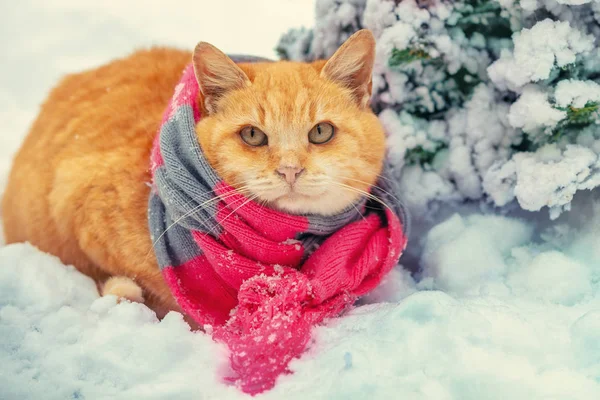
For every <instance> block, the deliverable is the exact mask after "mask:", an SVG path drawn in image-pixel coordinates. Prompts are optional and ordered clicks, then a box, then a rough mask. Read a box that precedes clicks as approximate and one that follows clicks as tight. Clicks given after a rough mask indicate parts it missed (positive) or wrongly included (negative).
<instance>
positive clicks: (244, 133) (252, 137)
mask: <svg viewBox="0 0 600 400" xmlns="http://www.w3.org/2000/svg"><path fill="white" fill-rule="evenodd" d="M240 137H241V138H242V140H243V141H244V142H246V143H247V144H249V145H250V146H264V145H266V144H267V143H268V141H269V139H268V138H267V135H266V134H265V133H264V132H263V131H261V130H260V129H258V128H257V127H255V126H247V127H245V128H244V129H242V130H241V131H240Z"/></svg>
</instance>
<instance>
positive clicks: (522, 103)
mask: <svg viewBox="0 0 600 400" xmlns="http://www.w3.org/2000/svg"><path fill="white" fill-rule="evenodd" d="M566 116H567V113H566V112H564V111H560V110H557V109H556V108H554V107H552V104H550V102H549V101H548V95H547V94H546V93H544V92H543V91H542V90H541V89H540V88H539V87H538V86H536V85H527V86H525V87H524V88H523V92H522V93H521V96H520V97H519V99H518V100H517V101H516V102H514V103H513V105H512V106H510V111H509V112H508V121H509V122H510V124H511V125H512V126H513V127H515V128H521V129H523V131H524V132H527V133H532V132H535V131H536V130H538V129H540V128H553V127H555V126H556V124H557V123H558V122H559V121H560V120H562V119H564V118H565V117H566Z"/></svg>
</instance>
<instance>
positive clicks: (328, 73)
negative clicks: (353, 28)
mask: <svg viewBox="0 0 600 400" xmlns="http://www.w3.org/2000/svg"><path fill="white" fill-rule="evenodd" d="M374 61H375V38H374V37H373V34H372V33H371V31H369V30H367V29H362V30H360V31H358V32H356V33H355V34H353V35H352V36H350V37H349V38H348V40H346V41H345V42H344V44H342V46H341V47H340V48H339V49H338V50H337V51H336V52H335V54H334V55H333V56H332V57H331V58H330V59H329V61H327V63H326V64H325V66H324V67H323V69H322V70H321V76H322V77H323V78H326V79H329V80H331V81H334V82H336V83H339V84H341V85H343V86H346V87H347V88H349V89H351V90H352V92H353V93H354V96H355V98H356V101H357V102H358V103H359V105H360V106H361V107H367V106H368V105H369V100H370V98H371V87H372V77H371V76H372V74H373V63H374Z"/></svg>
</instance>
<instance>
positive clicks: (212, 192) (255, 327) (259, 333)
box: [149, 66, 406, 394]
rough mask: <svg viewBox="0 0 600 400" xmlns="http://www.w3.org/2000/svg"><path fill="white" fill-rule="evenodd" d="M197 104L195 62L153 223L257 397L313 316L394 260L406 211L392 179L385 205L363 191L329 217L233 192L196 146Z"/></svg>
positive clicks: (192, 303) (157, 169)
mask: <svg viewBox="0 0 600 400" xmlns="http://www.w3.org/2000/svg"><path fill="white" fill-rule="evenodd" d="M197 102H198V85H197V83H196V80H195V77H194V73H193V70H192V67H191V66H189V67H188V68H186V70H185V71H184V74H183V77H182V80H181V82H180V83H179V84H178V85H177V87H176V88H175V94H174V96H173V99H172V100H171V103H170V104H169V107H168V109H167V111H166V112H165V116H164V119H163V123H162V125H161V129H160V133H159V135H158V136H157V139H156V141H155V146H154V149H153V152H152V173H153V178H154V185H153V190H152V193H151V196H150V206H149V222H150V231H151V233H152V240H153V242H156V243H157V244H156V246H155V253H156V256H157V259H158V262H159V265H160V268H161V270H162V272H163V275H164V277H165V280H166V282H167V284H168V285H169V287H170V288H171V291H172V293H173V296H174V297H175V299H176V300H177V302H178V304H179V305H180V306H181V308H182V309H183V310H184V311H185V312H186V313H187V314H189V315H190V316H191V317H193V318H194V319H195V320H196V321H197V322H198V323H199V324H200V325H202V326H204V327H205V329H206V330H207V331H212V333H213V337H214V338H215V339H217V340H220V341H223V342H225V343H226V344H227V345H228V346H229V348H230V350H231V356H230V357H231V369H232V371H231V372H232V373H231V376H230V377H229V378H228V380H230V381H233V382H235V383H236V384H237V385H239V387H240V388H241V389H242V390H243V391H245V392H247V393H250V394H256V393H260V392H262V391H264V390H268V389H270V388H271V387H273V385H274V384H275V380H276V379H277V377H278V376H279V375H280V374H281V373H286V372H289V370H288V363H289V362H290V360H292V359H293V358H294V357H298V356H300V355H301V354H302V352H303V351H304V350H305V348H306V346H307V343H308V341H309V339H310V331H311V328H312V327H313V326H314V325H315V324H318V323H320V322H322V321H323V320H324V319H326V318H330V317H335V316H337V315H339V314H340V313H341V312H342V311H343V310H344V309H346V308H347V307H349V306H351V305H352V304H353V303H354V301H355V300H356V299H357V298H358V297H359V296H361V295H364V294H365V293H367V292H369V291H370V290H372V289H373V288H375V287H376V286H377V285H378V284H379V283H380V282H381V279H382V278H383V277H384V276H385V274H387V273H388V272H389V271H390V269H391V268H393V267H394V265H396V263H397V262H398V259H399V257H400V255H401V254H402V251H403V250H404V248H405V246H406V232H405V230H404V229H405V225H406V215H405V213H404V209H403V207H402V206H401V204H400V203H399V202H398V201H397V199H396V198H395V197H394V196H393V195H392V194H391V193H389V192H388V191H386V190H384V189H382V188H381V186H382V185H383V184H384V183H385V182H379V183H378V186H377V187H373V188H372V193H373V194H374V195H375V196H377V197H378V198H380V199H381V200H382V202H383V203H384V204H385V207H383V206H382V205H381V204H379V203H378V202H368V203H367V202H366V201H365V200H363V201H362V202H361V203H359V204H356V205H353V206H352V207H349V208H348V209H347V210H345V211H343V212H342V213H340V214H339V215H336V216H331V217H323V216H318V215H309V216H298V215H288V214H284V213H281V212H278V211H274V210H271V209H268V208H264V207H261V206H259V205H258V204H257V203H255V202H252V201H248V199H246V198H245V197H243V196H242V195H240V194H235V190H234V189H233V188H232V187H230V186H228V185H227V184H226V183H225V182H223V181H222V180H221V178H220V177H219V176H218V175H217V174H216V172H215V171H214V170H213V169H212V168H211V167H210V165H209V164H208V162H207V161H206V159H205V157H204V155H203V153H202V149H201V148H200V146H199V144H198V141H197V138H196V133H195V124H196V123H197V122H198V121H199V119H200V114H199V111H198V103H197ZM384 173H385V171H384ZM229 194H232V195H231V196H229ZM215 196H219V197H220V200H219V201H217V202H211V203H210V204H211V205H210V206H202V204H205V203H206V201H207V200H210V199H211V198H215ZM175 221H176V222H175ZM167 228H169V229H167ZM165 231H166V233H165V234H163V232H165Z"/></svg>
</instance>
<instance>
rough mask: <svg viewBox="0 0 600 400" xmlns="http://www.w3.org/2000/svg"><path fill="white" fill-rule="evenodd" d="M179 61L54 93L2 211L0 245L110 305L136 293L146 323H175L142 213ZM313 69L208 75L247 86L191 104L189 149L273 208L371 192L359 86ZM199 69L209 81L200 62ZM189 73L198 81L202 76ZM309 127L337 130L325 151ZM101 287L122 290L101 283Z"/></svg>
mask: <svg viewBox="0 0 600 400" xmlns="http://www.w3.org/2000/svg"><path fill="white" fill-rule="evenodd" d="M367 36H368V37H367ZM356 40H357V41H356V43H358V45H357V47H356V48H357V51H356V52H355V53H356V54H355V56H356V57H358V56H360V54H359V53H361V52H363V51H362V50H364V49H365V48H369V46H372V36H370V34H369V35H366V36H365V34H362V36H361V35H358V39H356ZM215 50H216V49H215ZM210 51H212V50H210V49H209V53H210ZM363 53H364V52H363ZM210 54H212V53H210ZM212 55H214V54H212ZM351 55H352V54H351ZM217 56H218V57H219V55H218V54H217ZM218 57H217V58H218ZM369 57H372V54H371V55H369ZM191 59H192V57H191V54H190V53H188V52H184V51H178V50H173V49H164V48H155V49H151V50H145V51H138V52H136V53H134V54H133V55H131V56H129V57H127V58H124V59H121V60H116V61H114V62H112V63H110V64H108V65H106V66H103V67H100V68H97V69H94V70H91V71H87V72H83V73H80V74H74V75H70V76H68V77H66V78H65V79H63V80H62V82H60V84H59V85H58V86H57V87H56V88H55V89H54V90H53V91H52V92H51V94H50V96H49V98H48V99H47V100H46V102H45V103H44V104H43V106H42V109H41V112H40V114H39V116H38V118H37V119H36V121H35V122H34V124H33V126H32V127H31V130H30V132H29V134H28V136H27V138H26V139H25V142H24V143H23V145H22V147H21V149H20V151H19V152H18V154H17V156H16V158H15V160H14V166H13V169H12V171H11V175H10V178H9V182H8V185H7V188H6V192H5V196H4V199H3V204H2V209H3V214H4V229H5V235H6V238H7V241H8V243H13V242H20V241H29V242H31V243H32V244H34V245H36V246H37V247H39V248H40V249H41V250H43V251H46V252H49V253H52V254H55V255H57V256H59V257H60V258H61V259H62V261H63V262H64V263H67V264H73V265H75V266H76V267H77V268H78V269H79V270H80V271H82V272H83V273H85V274H87V275H89V276H91V277H92V278H94V279H95V280H97V281H98V282H100V283H102V282H105V281H106V283H107V284H108V285H109V287H108V289H110V288H112V290H108V289H106V290H107V291H108V292H110V293H113V294H117V295H122V297H134V300H139V301H141V299H142V294H141V293H138V292H136V291H135V285H139V287H141V288H142V289H143V298H144V299H145V302H146V304H148V306H150V307H151V308H153V309H154V310H155V311H157V313H158V314H159V316H160V315H164V313H165V312H167V311H169V310H178V306H177V304H176V303H175V301H174V300H173V298H172V296H171V294H170V292H169V289H168V287H167V286H166V284H165V282H164V281H163V278H162V275H161V273H160V271H159V269H158V266H157V263H156V261H155V259H154V255H153V253H152V251H151V248H152V243H151V241H150V234H149V231H148V223H147V216H146V213H147V203H148V196H149V190H150V188H149V182H150V181H151V177H150V172H149V157H150V150H151V146H152V141H153V139H154V136H155V135H156V132H157V130H158V128H159V124H160V121H161V117H162V114H163V112H164V110H165V108H166V106H167V103H168V101H169V99H170V98H171V96H172V94H173V89H174V87H175V85H176V84H177V82H178V80H179V79H180V77H181V72H182V70H183V69H184V67H185V65H186V64H188V63H189V62H190V61H191ZM205 59H206V60H210V57H209V56H206V58H205ZM341 59H342V61H343V62H347V57H341ZM227 60H228V59H227ZM227 60H225V61H226V64H227V62H229V63H230V61H227ZM344 60H346V61H344ZM221 61H223V60H221ZM371 61H372V60H371ZM353 62H359V61H357V60H354V61H353ZM367 62H368V60H367ZM195 63H196V67H198V63H202V61H198V60H197V59H195ZM230 64H231V65H232V63H230ZM213 65H219V63H215V64H213ZM231 65H230V67H231ZM324 65H325V62H324V61H318V62H315V63H312V64H303V63H292V62H278V63H258V64H240V65H239V69H241V71H243V72H242V75H239V74H238V76H237V78H235V77H233V78H232V76H227V74H226V73H223V74H222V75H220V76H221V77H224V78H223V79H225V78H227V79H230V78H231V79H234V80H235V79H244V78H247V79H248V81H249V82H250V83H251V84H250V83H248V84H246V85H242V86H239V85H235V84H233V85H230V86H227V85H223V86H221V89H219V88H218V87H216V88H213V92H210V94H209V93H208V92H205V91H202V93H204V96H203V98H202V99H199V100H200V101H201V102H202V108H203V109H204V110H205V111H208V114H209V115H207V116H206V117H204V118H203V119H202V120H201V121H200V122H199V124H198V126H197V132H198V137H199V141H200V144H201V146H202V147H203V149H204V151H205V153H206V155H207V158H208V160H209V162H210V163H211V164H212V165H213V167H214V168H215V169H216V170H217V171H218V172H219V173H220V175H221V176H222V177H223V178H224V180H225V181H227V182H228V183H230V184H231V185H233V186H234V187H237V188H240V189H242V190H246V191H249V192H250V194H253V195H257V196H258V198H259V199H260V200H263V201H265V202H268V203H269V204H271V205H272V206H274V207H278V208H282V209H285V210H288V211H290V212H307V211H311V212H319V213H322V214H328V213H333V212H336V211H337V210H339V209H340V208H343V207H346V206H348V205H350V204H351V203H352V201H354V200H355V199H356V198H357V197H358V195H359V194H358V193H357V192H356V191H352V190H349V189H347V188H346V189H344V188H342V187H340V186H336V185H333V184H332V183H331V182H332V181H334V180H336V181H339V182H341V183H342V184H344V185H347V186H349V187H351V188H354V189H357V190H367V189H368V187H369V186H370V185H371V184H373V183H374V181H375V180H376V178H377V174H378V173H379V172H380V169H381V164H382V159H383V153H384V134H383V130H382V128H381V126H380V124H379V122H378V120H377V118H376V117H375V115H374V114H373V113H372V112H371V111H370V110H369V109H368V107H366V104H365V101H364V96H365V92H364V90H367V91H370V80H369V82H364V79H362V80H361V81H360V82H355V81H356V79H355V81H352V80H350V81H344V82H342V81H341V80H340V81H336V79H338V77H337V76H333V75H331V76H330V75H328V74H327V73H325V72H321V71H322V70H323V67H324ZM201 66H204V67H207V68H208V69H207V70H206V71H209V70H210V65H207V64H206V63H205V64H202V65H201ZM220 67H222V65H220ZM233 67H235V65H233ZM235 68H238V67H235ZM329 69H330V70H333V71H339V70H340V68H331V67H330V68H329ZM206 71H205V72H206ZM354 72H356V71H354ZM236 73H237V72H236ZM197 74H200V77H199V79H201V78H202V76H201V74H202V72H201V71H200V72H198V70H197ZM369 74H370V73H369ZM346 78H348V77H344V78H343V79H346ZM216 79H217V80H218V79H219V76H218V75H217V76H216ZM340 79H342V78H340ZM353 79H354V78H353ZM359 80H360V79H359ZM218 81H219V80H218ZM207 82H208V81H202V82H200V85H201V90H202V89H204V90H208V91H210V90H211V89H210V88H209V87H208V84H207ZM221 82H222V81H221ZM348 82H350V83H348ZM238 83H239V82H238ZM358 84H360V85H363V86H361V87H359V86H358ZM203 85H204V86H203ZM352 85H354V86H352ZM364 85H367V86H368V88H367V89H365V87H367V86H364ZM224 87H227V90H222V89H223V88H224ZM215 90H216V91H215ZM219 90H220V91H219ZM367 94H368V93H367ZM211 96H212V97H211ZM357 96H362V97H360V98H359V97H357ZM211 107H213V108H211ZM322 121H327V122H330V123H332V124H333V125H334V126H335V127H336V128H337V132H336V134H335V136H334V138H333V139H332V140H331V141H330V142H328V143H326V144H323V145H313V144H310V143H309V142H308V141H307V134H308V132H309V130H310V129H311V128H312V127H313V126H314V125H315V124H316V123H318V122H322ZM247 125H254V126H257V127H259V128H260V129H261V130H263V131H264V132H265V133H267V134H268V135H269V146H267V147H264V148H263V147H260V148H259V147H257V148H252V147H250V146H248V145H245V144H244V143H243V142H242V141H241V140H240V137H239V130H240V129H241V128H243V127H244V126H247ZM282 163H283V164H286V165H287V164H290V165H291V164H298V165H301V166H302V167H303V168H305V169H306V174H303V175H302V176H300V178H299V179H298V181H297V182H296V186H295V187H294V190H290V187H289V185H287V184H286V183H285V181H284V180H282V179H281V177H279V176H277V175H276V174H275V173H274V171H275V170H276V169H277V168H278V167H279V166H281V165H282ZM110 277H128V278H130V281H128V280H111V281H107V279H109V278H110ZM123 282H126V284H125V285H124V286H127V287H126V288H125V289H123V288H124V286H123V285H120V284H122V283H123ZM134 282H135V283H134ZM117 283H119V285H116V284H117ZM113 284H115V285H113ZM104 287H105V288H106V286H104ZM119 287H120V289H119ZM121 289H123V290H124V292H123V293H124V294H123V293H121ZM120 293H121V294H120Z"/></svg>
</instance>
